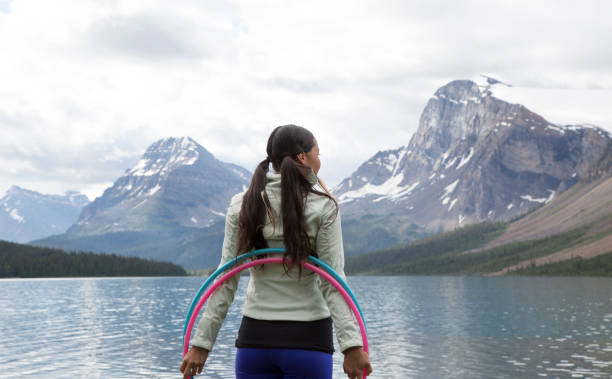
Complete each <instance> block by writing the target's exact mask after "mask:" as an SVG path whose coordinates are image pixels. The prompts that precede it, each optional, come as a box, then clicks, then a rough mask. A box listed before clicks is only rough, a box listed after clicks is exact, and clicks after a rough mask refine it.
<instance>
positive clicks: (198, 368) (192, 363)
mask: <svg viewBox="0 0 612 379" xmlns="http://www.w3.org/2000/svg"><path fill="white" fill-rule="evenodd" d="M206 358H208V350H206V349H203V348H201V347H198V346H192V347H191V349H189V351H188V352H187V355H185V358H183V363H181V372H182V373H183V379H189V378H190V377H191V376H195V375H196V374H201V373H202V370H203V369H204V362H206Z"/></svg>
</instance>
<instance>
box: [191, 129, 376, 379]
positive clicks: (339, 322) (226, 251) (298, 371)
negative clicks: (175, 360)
mask: <svg viewBox="0 0 612 379" xmlns="http://www.w3.org/2000/svg"><path fill="white" fill-rule="evenodd" d="M266 150H267V153H268V157H267V158H266V159H265V160H264V161H262V162H261V163H260V164H259V165H258V166H257V168H256V169H255V173H254V174H253V178H252V179H251V185H250V187H249V189H248V190H247V191H246V192H245V193H244V194H238V195H236V196H234V197H233V198H232V201H231V203H230V206H229V209H228V211H227V216H226V226H225V239H224V241H223V249H222V258H221V263H220V265H223V264H225V263H226V262H228V261H230V260H231V259H233V258H234V257H235V256H236V254H242V253H245V252H248V251H252V250H255V249H262V248H265V247H284V248H285V249H286V251H287V253H286V257H287V258H290V261H288V262H287V263H286V264H284V265H265V267H261V266H260V267H258V268H251V269H249V270H250V276H251V279H250V281H249V286H248V289H247V299H246V302H245V304H244V307H243V310H242V313H243V319H242V323H241V325H240V330H239V332H238V338H237V340H236V347H238V351H237V353H236V378H238V379H255V378H261V379H263V378H265V379H270V378H279V379H280V378H313V379H325V378H331V377H332V353H333V341H332V320H333V324H334V326H335V328H336V336H337V338H338V343H339V345H340V347H341V349H342V352H343V353H344V372H345V373H347V375H348V377H349V378H361V377H362V373H363V370H364V369H367V370H368V372H371V371H372V368H371V366H370V362H369V360H368V356H367V354H366V353H365V352H364V351H363V349H362V341H361V335H360V333H359V329H358V327H357V325H356V323H355V322H354V320H353V316H352V313H351V311H350V309H349V307H348V305H347V304H346V302H345V301H344V299H343V298H342V296H341V295H340V294H339V293H338V292H337V291H336V290H335V288H333V287H332V286H331V285H330V284H329V283H328V282H327V281H325V280H320V279H319V277H318V275H315V274H313V273H311V272H308V271H307V270H304V271H302V267H301V265H299V264H298V263H299V262H302V261H304V260H306V259H307V257H308V255H310V254H312V255H317V256H318V257H319V258H320V259H322V260H323V261H325V262H326V263H328V264H329V265H330V266H331V267H332V268H333V269H334V270H336V271H337V272H338V273H339V274H340V275H341V276H342V277H343V278H344V277H345V276H344V251H343V247H342V231H341V229H340V216H339V214H338V205H337V203H336V201H335V200H334V198H333V197H332V196H331V195H330V194H329V192H328V191H327V189H326V188H325V186H324V185H323V183H322V182H321V181H319V179H318V178H317V176H316V174H317V173H318V172H319V168H320V167H321V162H320V160H319V147H318V145H317V141H316V140H315V138H314V136H313V135H312V133H310V132H309V131H308V130H306V129H305V128H302V127H300V126H296V125H285V126H279V127H277V128H276V129H274V131H272V133H271V134H270V137H269V139H268V144H267V148H266ZM270 163H272V168H273V169H274V173H270V172H268V170H269V164H270ZM316 184H318V185H319V186H320V187H321V189H322V190H323V191H319V190H316V189H315V188H314V186H315V185H316ZM239 279H240V276H239V275H236V276H234V277H232V278H231V279H230V280H228V281H227V282H226V283H224V284H223V285H222V286H221V287H219V288H218V289H217V291H216V292H215V293H214V294H213V296H211V297H210V299H209V300H208V305H207V306H206V309H205V311H204V314H203V315H202V318H201V320H200V322H199V323H198V326H197V329H196V332H195V335H194V338H193V339H192V347H191V349H190V350H189V352H188V353H187V355H186V356H185V358H184V359H183V362H182V364H181V372H182V373H183V374H184V378H188V377H189V375H190V374H191V375H195V374H196V373H197V374H199V373H201V372H202V369H203V366H204V362H205V361H206V358H207V357H208V353H209V351H210V350H211V349H212V346H213V344H214V341H215V338H216V336H217V332H218V331H219V328H220V327H221V324H222V322H223V319H224V318H225V315H226V313H227V310H228V308H229V306H230V304H231V303H232V301H233V299H234V293H235V292H236V288H237V286H238V281H239Z"/></svg>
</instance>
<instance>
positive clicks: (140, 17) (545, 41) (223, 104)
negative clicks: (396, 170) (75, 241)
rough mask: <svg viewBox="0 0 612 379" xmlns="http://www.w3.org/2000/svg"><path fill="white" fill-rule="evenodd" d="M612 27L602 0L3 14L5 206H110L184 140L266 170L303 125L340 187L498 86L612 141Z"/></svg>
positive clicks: (39, 9)
mask: <svg viewBox="0 0 612 379" xmlns="http://www.w3.org/2000/svg"><path fill="white" fill-rule="evenodd" d="M7 12H8V13H7ZM611 13H612V3H610V2H602V1H597V0H593V1H582V2H571V1H565V0H563V1H556V0H543V1H538V2H528V1H518V2H504V1H472V0H462V1H458V2H448V1H437V0H435V1H411V2H406V1H400V0H397V1H394V0H389V1H384V2H377V1H372V0H353V1H348V0H346V1H334V2H328V1H322V0H313V1H309V2H301V1H276V0H264V1H258V2H256V3H255V2H251V1H243V0H236V1H231V0H228V1H220V0H214V1H213V0H211V1H205V2H202V1H199V0H183V1H181V2H180V3H175V2H159V1H155V0H143V1H138V2H134V1H125V0H114V1H94V0H80V1H78V2H74V1H64V0H56V1H53V2H40V1H33V0H21V1H19V2H10V1H8V2H7V1H6V0H0V49H1V50H2V52H3V56H4V57H10V59H2V60H0V83H2V86H1V87H0V150H1V151H0V194H1V193H2V192H3V190H6V189H7V188H8V187H9V186H10V185H12V184H15V185H20V186H22V187H26V188H31V189H35V190H39V191H41V192H48V191H53V192H55V193H58V192H63V191H64V190H66V189H81V190H84V191H88V194H90V195H92V196H93V195H96V191H98V193H97V194H98V195H99V194H101V191H102V190H103V189H104V186H105V185H108V184H109V183H112V182H113V181H114V180H115V179H116V178H117V177H119V176H120V175H121V174H123V171H124V169H126V168H128V167H129V166H130V165H131V164H134V163H135V161H136V160H137V158H138V157H139V156H140V154H142V153H143V152H144V151H145V149H146V147H147V146H148V145H149V144H151V143H153V142H154V141H155V140H157V139H159V138H163V137H168V136H191V137H192V138H194V139H195V140H196V141H198V142H199V143H201V144H202V145H203V146H204V147H205V148H206V149H208V150H209V151H210V152H211V153H213V154H214V155H215V156H216V157H217V158H219V159H221V160H223V161H227V162H233V163H236V164H240V165H242V166H244V167H245V168H247V169H249V170H252V169H253V167H254V166H255V165H256V164H257V162H259V161H260V160H261V159H262V158H263V156H264V154H265V142H266V140H267V138H268V135H269V133H270V131H271V130H272V129H273V128H274V127H275V126H278V125H283V124H289V123H294V124H298V125H302V126H305V127H307V128H309V129H311V130H312V131H313V133H314V134H315V136H316V137H317V139H318V141H319V145H320V147H321V150H322V158H321V159H322V162H323V166H322V169H321V174H322V176H323V177H324V179H326V181H327V182H328V184H330V185H334V184H336V183H338V182H339V181H340V180H342V179H343V178H344V177H346V176H348V175H350V173H351V171H353V170H355V169H356V168H357V167H358V166H359V165H360V164H361V163H362V162H363V161H365V160H366V159H368V158H369V157H371V156H372V155H374V154H375V153H376V152H377V151H379V150H387V149H394V148H397V147H399V146H401V145H405V144H407V143H408V142H409V139H410V136H411V135H412V133H414V131H415V130H416V128H417V127H418V121H419V117H420V114H421V112H422V110H423V107H424V106H425V104H426V103H427V100H428V99H429V97H430V96H431V95H432V94H433V93H434V92H435V90H436V89H437V88H439V87H440V86H443V85H444V84H446V83H447V82H449V81H451V80H454V79H480V77H479V74H481V73H491V74H494V76H495V77H499V78H500V79H501V80H504V81H506V82H509V83H512V84H513V85H514V87H513V88H512V89H508V91H506V92H504V93H503V96H502V97H504V98H507V99H509V100H511V101H513V102H520V103H523V104H524V105H525V106H527V107H528V108H530V109H532V110H533V111H535V112H539V113H541V114H542V116H544V117H546V118H548V119H550V120H551V121H552V122H559V123H570V122H572V123H574V122H580V120H582V122H591V123H594V124H599V125H601V126H603V127H606V128H609V129H610V130H612V109H610V107H609V106H607V102H606V101H607V100H606V99H609V96H610V91H611V90H612V70H610V67H612V44H609V43H607V40H606V38H605V37H604V36H607V35H612V23H610V22H608V17H607V15H608V14H611ZM500 94H501V93H500Z"/></svg>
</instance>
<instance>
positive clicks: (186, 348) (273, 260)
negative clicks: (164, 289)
mask: <svg viewBox="0 0 612 379" xmlns="http://www.w3.org/2000/svg"><path fill="white" fill-rule="evenodd" d="M282 262H283V258H280V257H276V258H263V259H256V260H254V261H251V262H248V263H245V264H243V265H241V266H238V267H235V268H233V269H231V270H230V271H228V272H227V273H226V274H224V275H223V276H222V277H221V278H220V279H219V280H217V281H215V282H214V284H213V285H212V286H211V287H210V288H209V289H208V290H207V291H206V293H205V294H204V296H202V298H201V299H200V301H199V302H198V305H197V306H196V308H195V310H194V312H193V313H192V314H191V318H190V319H189V324H188V326H187V331H186V333H185V343H184V344H183V357H184V356H185V355H187V352H188V351H189V340H190V339H191V332H192V330H193V325H194V324H195V320H196V318H197V317H198V314H199V313H200V310H201V309H202V307H203V306H204V303H206V300H208V298H209V297H210V296H211V295H212V294H213V292H215V290H216V289H217V288H219V287H220V286H221V285H222V284H223V283H224V282H225V281H227V280H228V279H229V278H231V277H232V276H234V275H236V274H237V273H239V272H241V271H244V270H246V269H247V268H249V267H253V266H257V265H261V264H265V263H282ZM302 266H304V267H306V268H307V269H309V270H311V271H313V272H316V273H317V274H319V275H321V276H322V277H323V278H324V279H325V280H327V281H328V282H329V283H330V284H331V285H332V286H334V287H335V288H336V289H337V290H338V292H340V294H341V295H342V297H343V298H344V300H345V301H346V303H347V304H348V306H349V308H351V311H352V312H353V316H354V317H355V319H356V320H357V324H358V325H359V330H360V332H361V340H362V341H363V350H364V351H365V352H366V353H367V354H369V352H370V351H369V348H368V337H367V334H366V329H365V324H364V323H363V320H362V318H361V315H360V314H359V310H358V308H357V306H356V305H355V303H354V302H353V299H351V297H350V295H349V294H348V293H347V292H346V290H345V289H344V288H342V286H341V285H340V284H338V282H337V281H336V280H335V279H334V278H333V277H332V276H331V275H329V274H328V273H327V272H325V271H323V270H321V269H320V268H318V267H316V266H313V265H312V264H310V263H306V262H302ZM366 377H367V373H366V370H365V369H364V371H363V378H364V379H365V378H366Z"/></svg>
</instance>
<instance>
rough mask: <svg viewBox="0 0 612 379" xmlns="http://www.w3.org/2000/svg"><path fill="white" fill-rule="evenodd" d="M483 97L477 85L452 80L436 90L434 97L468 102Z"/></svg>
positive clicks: (466, 81)
mask: <svg viewBox="0 0 612 379" xmlns="http://www.w3.org/2000/svg"><path fill="white" fill-rule="evenodd" d="M482 95H483V92H481V91H480V87H479V86H478V84H476V83H475V82H473V81H471V80H453V81H452V82H450V83H448V84H446V85H444V86H442V87H440V88H438V90H437V91H436V93H435V95H434V96H437V97H442V98H447V99H452V100H455V101H459V100H469V99H472V98H477V97H480V96H482Z"/></svg>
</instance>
